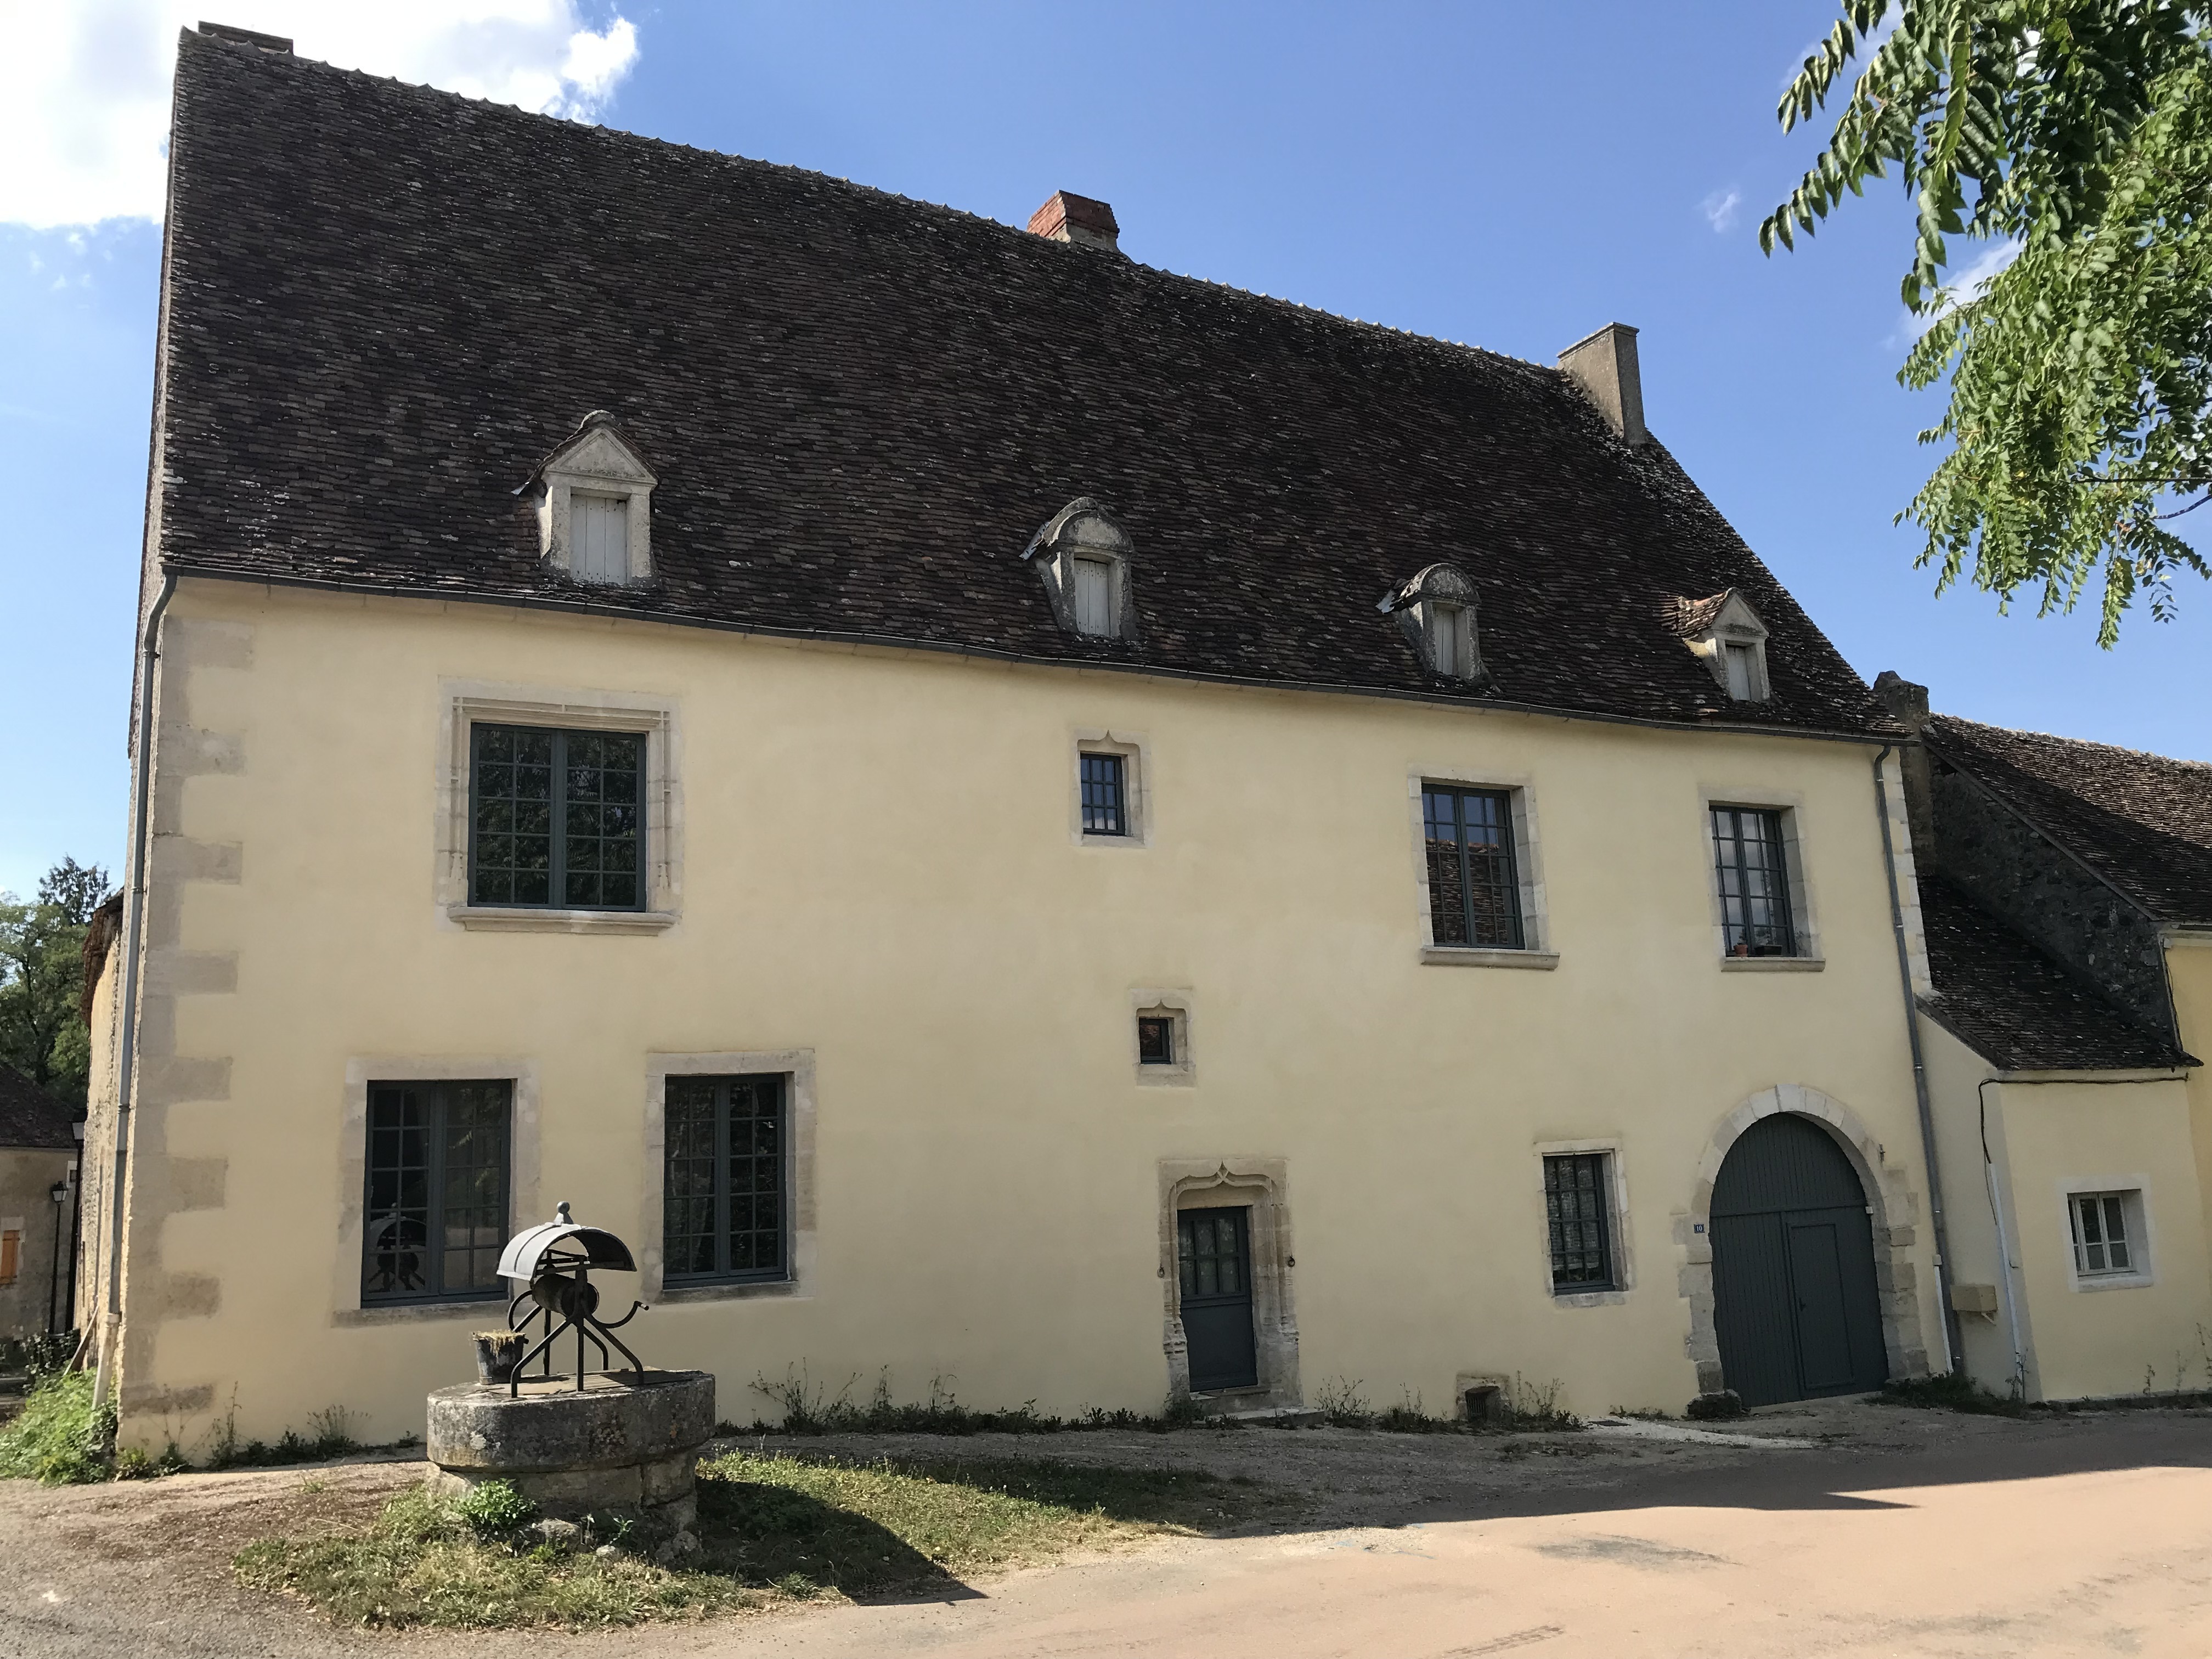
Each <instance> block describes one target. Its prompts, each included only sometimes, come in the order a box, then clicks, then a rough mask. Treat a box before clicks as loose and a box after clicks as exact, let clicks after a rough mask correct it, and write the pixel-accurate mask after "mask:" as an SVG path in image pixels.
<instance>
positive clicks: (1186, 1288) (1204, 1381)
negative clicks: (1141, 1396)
mask: <svg viewBox="0 0 2212 1659" xmlns="http://www.w3.org/2000/svg"><path fill="white" fill-rule="evenodd" d="M1251 1232H1252V1212H1251V1211H1250V1210H1249V1209H1244V1208H1238V1209H1233V1210H1232V1209H1223V1210H1185V1211H1183V1212H1182V1213H1181V1214H1180V1215H1178V1216H1177V1217H1176V1262H1177V1265H1178V1267H1179V1270H1180V1272H1181V1274H1182V1334H1183V1340H1184V1343H1185V1344H1186V1346H1187V1348H1188V1353H1189V1356H1190V1386H1191V1388H1192V1389H1193V1390H1194V1391H1195V1392H1198V1393H1200V1394H1203V1393H1206V1391H1208V1390H1210V1389H1249V1388H1252V1387H1254V1386H1255V1385H1256V1384H1257V1383H1259V1381H1260V1372H1259V1353H1258V1348H1257V1346H1256V1345H1255V1342H1254V1340H1253V1336H1252V1246H1251Z"/></svg>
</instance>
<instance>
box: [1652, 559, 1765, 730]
mask: <svg viewBox="0 0 2212 1659" xmlns="http://www.w3.org/2000/svg"><path fill="white" fill-rule="evenodd" d="M1676 603H1677V606H1678V613H1677V620H1676V623H1675V627H1676V629H1677V631H1678V632H1680V635H1682V642H1683V643H1684V644H1686V645H1687V646H1688V647H1690V649H1691V650H1692V652H1694V653H1697V655H1698V656H1699V658H1700V659H1702V660H1703V661H1704V663H1705V668H1706V671H1708V672H1709V673H1711V675H1712V677H1713V678H1715V679H1716V680H1717V681H1719V682H1720V684H1721V689H1722V690H1724V691H1726V692H1727V693H1728V694H1729V697H1730V698H1731V699H1732V700H1733V701H1735V702H1765V701H1766V700H1767V698H1768V697H1770V696H1772V695H1773V692H1772V690H1771V687H1770V686H1769V684H1768V683H1767V678H1766V624H1765V623H1763V622H1761V621H1760V620H1759V612H1757V611H1753V609H1752V608H1751V604H1750V602H1749V601H1748V600H1747V599H1745V598H1744V597H1743V595H1742V594H1741V593H1739V592H1736V591H1735V589H1734V588H1733V587H1724V588H1723V589H1722V590H1721V591H1720V592H1717V593H1716V594H1714V595H1712V596H1711V598H1710V599H1682V600H1678V601H1677V602H1676Z"/></svg>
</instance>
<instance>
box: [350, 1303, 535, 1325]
mask: <svg viewBox="0 0 2212 1659" xmlns="http://www.w3.org/2000/svg"><path fill="white" fill-rule="evenodd" d="M506 1317H507V1299H506V1298H505V1297H469V1298H467V1299H466V1300H463V1301H454V1302H400V1303H395V1304H392V1305H391V1306H389V1307H374V1308H339V1309H337V1310H333V1311H332V1313H331V1324H332V1325H335V1326H337V1327H339V1328H344V1327H347V1326H354V1325H420V1324H424V1323H430V1324H443V1323H453V1324H458V1323H459V1322H461V1321H462V1320H467V1321H468V1322H470V1323H471V1324H473V1325H476V1326H478V1327H480V1328H483V1329H484V1330H492V1329H495V1328H497V1327H498V1326H499V1324H500V1323H501V1321H503V1320H504V1319H505V1318H506Z"/></svg>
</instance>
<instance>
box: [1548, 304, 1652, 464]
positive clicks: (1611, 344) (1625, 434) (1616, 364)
mask: <svg viewBox="0 0 2212 1659" xmlns="http://www.w3.org/2000/svg"><path fill="white" fill-rule="evenodd" d="M1559 367H1560V368H1563V369H1565V371H1566V372H1567V374H1568V375H1569V377H1570V378H1571V379H1572V380H1574V382H1575V384H1576V385H1577V386H1581V387H1582V389H1583V393H1584V395H1585V396H1587V397H1588V398H1589V400H1590V401H1591V402H1592V403H1594V404H1596V405H1597V407H1598V412H1599V413H1600V414H1601V415H1603V416H1605V418H1606V422H1607V424H1608V425H1609V426H1611V427H1612V428H1613V430H1614V431H1615V432H1618V433H1619V434H1620V435H1621V438H1622V439H1623V440H1624V441H1626V442H1627V443H1628V444H1629V445H1631V446H1632V447H1633V446H1635V445H1638V444H1641V443H1643V442H1644V441H1645V440H1647V439H1648V438H1650V433H1649V432H1648V431H1646V430H1645V429H1644V375H1643V374H1642V372H1641V371H1640V370H1639V369H1638V368H1637V366H1636V331H1635V330H1634V329H1632V328H1631V327H1629V325H1627V324H1626V323H1607V325H1605V326H1604V327H1603V328H1601V329H1600V330H1598V331H1597V332H1596V333H1595V334H1593V335H1591V336H1590V337H1589V338H1588V339H1586V340H1577V341H1576V342H1575V343H1574V344H1572V345H1571V346H1569V347H1568V348H1567V349H1565V351H1562V352H1561V353H1560V354H1559Z"/></svg>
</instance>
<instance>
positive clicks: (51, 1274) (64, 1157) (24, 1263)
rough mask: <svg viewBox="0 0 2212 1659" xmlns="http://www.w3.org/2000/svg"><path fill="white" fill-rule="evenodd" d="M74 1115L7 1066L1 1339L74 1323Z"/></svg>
mask: <svg viewBox="0 0 2212 1659" xmlns="http://www.w3.org/2000/svg"><path fill="white" fill-rule="evenodd" d="M73 1117H74V1115H73V1114H72V1113H71V1112H70V1109H68V1108H67V1107H66V1106H64V1105H63V1104H62V1103H61V1102H59V1101H58V1100H56V1099H55V1098H54V1097H52V1095H50V1094H48V1093H47V1092H46V1091H45V1090H44V1089H41V1088H40V1087H39V1085H37V1084H35V1083H33V1082H32V1081H31V1079H28V1078H27V1077H25V1076H24V1075H23V1074H22V1073H21V1072H19V1071H17V1070H16V1069H15V1067H14V1066H6V1065H0V1339H21V1338H24V1337H33V1336H44V1335H46V1334H48V1333H49V1332H55V1331H64V1330H67V1329H68V1328H69V1316H70V1280H69V1270H70V1245H71V1243H72V1242H73V1241H74V1239H75V1237H76V1196H77V1192H76V1158H77V1143H76V1130H75V1128H74V1127H73Z"/></svg>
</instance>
